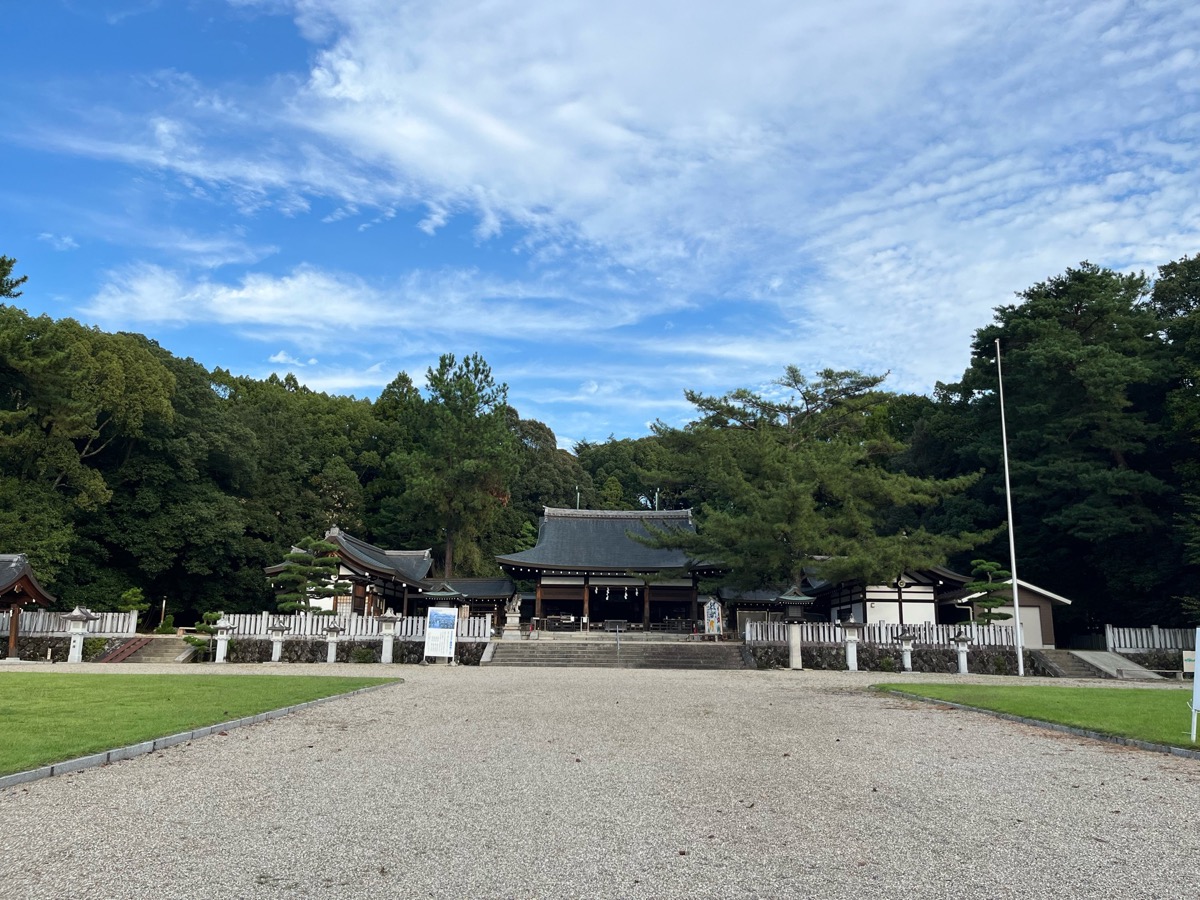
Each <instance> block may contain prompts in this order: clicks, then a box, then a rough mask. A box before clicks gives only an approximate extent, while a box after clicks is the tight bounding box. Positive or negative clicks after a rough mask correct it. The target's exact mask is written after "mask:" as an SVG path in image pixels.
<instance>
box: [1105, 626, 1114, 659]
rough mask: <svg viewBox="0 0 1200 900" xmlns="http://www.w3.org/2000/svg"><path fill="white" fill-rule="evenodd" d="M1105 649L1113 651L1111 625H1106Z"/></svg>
mask: <svg viewBox="0 0 1200 900" xmlns="http://www.w3.org/2000/svg"><path fill="white" fill-rule="evenodd" d="M1104 649H1105V650H1107V651H1108V652H1109V653H1112V652H1113V627H1112V626H1111V625H1105V626H1104Z"/></svg>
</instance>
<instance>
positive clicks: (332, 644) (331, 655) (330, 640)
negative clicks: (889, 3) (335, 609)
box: [325, 625, 346, 663]
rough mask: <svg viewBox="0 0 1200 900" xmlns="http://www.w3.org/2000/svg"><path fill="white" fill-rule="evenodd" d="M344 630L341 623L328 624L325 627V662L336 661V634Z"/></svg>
mask: <svg viewBox="0 0 1200 900" xmlns="http://www.w3.org/2000/svg"><path fill="white" fill-rule="evenodd" d="M345 630H346V629H345V628H343V627H342V626H341V625H330V626H329V627H328V628H326V629H325V640H326V641H327V646H328V652H327V653H326V654H325V662H327V663H335V662H337V645H338V636H339V635H341V633H342V632H343V631H345Z"/></svg>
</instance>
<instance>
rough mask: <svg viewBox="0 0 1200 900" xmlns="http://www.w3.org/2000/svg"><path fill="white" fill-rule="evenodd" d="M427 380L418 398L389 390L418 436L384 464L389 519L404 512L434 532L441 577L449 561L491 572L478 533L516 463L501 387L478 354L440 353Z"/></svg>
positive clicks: (506, 497) (450, 571)
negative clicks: (413, 423)
mask: <svg viewBox="0 0 1200 900" xmlns="http://www.w3.org/2000/svg"><path fill="white" fill-rule="evenodd" d="M426 383H427V385H428V394H427V396H426V397H424V398H422V399H421V402H420V403H419V404H418V403H417V402H416V400H415V398H413V397H412V396H411V394H409V393H408V392H405V391H403V390H400V391H397V392H394V393H397V394H400V395H401V396H399V397H397V398H396V399H397V400H398V402H399V407H400V409H407V410H408V411H409V414H410V415H411V416H412V417H413V418H414V419H415V420H416V421H417V422H419V439H414V440H413V441H412V443H410V444H407V445H401V446H399V447H398V448H397V449H395V450H394V451H393V452H392V453H390V454H389V455H388V456H387V458H386V460H385V462H384V468H385V471H386V472H387V473H388V474H387V478H388V480H389V482H390V487H391V496H392V497H393V498H394V499H395V502H396V505H395V506H394V507H393V509H392V511H391V517H392V518H393V520H395V519H398V518H401V517H403V516H404V515H407V517H408V518H409V519H410V520H411V521H415V522H421V523H424V527H425V529H426V531H425V533H426V534H430V533H431V532H432V535H431V536H432V537H434V538H435V539H436V538H440V541H439V543H440V544H441V549H442V571H443V572H444V574H445V575H446V576H447V577H451V576H453V575H454V573H455V569H456V567H457V568H459V569H461V570H462V571H463V572H465V573H468V574H482V573H484V572H490V571H492V570H493V569H494V568H495V564H494V562H493V561H492V560H490V559H487V558H485V557H484V555H483V553H482V551H481V546H480V540H481V536H482V535H483V534H484V533H485V532H486V530H487V528H488V526H489V524H490V522H491V520H492V518H493V517H494V516H495V515H496V513H497V512H498V511H499V510H501V509H503V508H504V507H505V506H506V505H507V504H508V503H509V502H510V501H511V494H510V485H511V481H512V478H513V476H514V475H515V473H516V469H517V443H516V439H515V437H514V434H513V431H512V429H511V428H510V427H509V408H508V403H507V396H508V387H507V386H506V385H504V384H498V383H497V382H496V381H495V379H494V378H493V377H492V370H491V367H489V366H488V364H487V363H486V362H485V361H484V360H483V357H481V356H479V355H478V354H472V355H470V356H467V357H466V358H464V359H463V360H462V361H461V362H460V361H458V360H456V359H455V357H454V355H453V354H445V355H443V356H442V357H441V359H440V360H439V362H438V366H437V368H436V369H435V368H430V369H429V370H428V371H427V372H426ZM401 387H402V386H401ZM389 399H391V398H389Z"/></svg>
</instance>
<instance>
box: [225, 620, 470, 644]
mask: <svg viewBox="0 0 1200 900" xmlns="http://www.w3.org/2000/svg"><path fill="white" fill-rule="evenodd" d="M225 618H226V619H228V620H229V621H230V622H231V623H232V625H233V630H232V631H231V632H230V635H231V637H233V638H234V639H235V640H236V639H237V638H259V639H262V640H266V639H268V638H270V637H271V632H270V631H269V630H268V628H270V626H272V625H283V626H285V627H286V628H287V631H285V632H284V633H283V636H284V638H285V639H289V638H317V639H320V640H324V639H325V629H326V628H328V627H329V626H330V625H337V626H338V627H339V628H341V629H342V632H341V634H340V635H339V639H342V640H357V641H382V640H383V629H382V628H381V627H380V624H379V619H377V618H375V617H374V616H354V615H343V616H322V615H313V614H311V613H295V614H293V615H278V614H276V613H234V614H230V615H227V616H225ZM491 634H492V620H491V618H490V617H489V616H471V617H470V618H467V619H459V620H458V639H459V640H460V641H468V642H470V641H487V640H490V639H491ZM396 640H399V641H423V640H425V619H424V617H422V616H405V617H403V618H401V619H399V620H398V621H397V622H396Z"/></svg>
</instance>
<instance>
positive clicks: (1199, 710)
mask: <svg viewBox="0 0 1200 900" xmlns="http://www.w3.org/2000/svg"><path fill="white" fill-rule="evenodd" d="M1192 646H1194V647H1195V648H1196V649H1197V650H1200V628H1197V629H1196V643H1195V644H1193V645H1192ZM1195 668H1196V650H1193V651H1192V670H1193V671H1195ZM1198 715H1200V678H1196V677H1195V676H1194V675H1193V676H1192V743H1193V744H1194V743H1196V716H1198Z"/></svg>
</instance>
